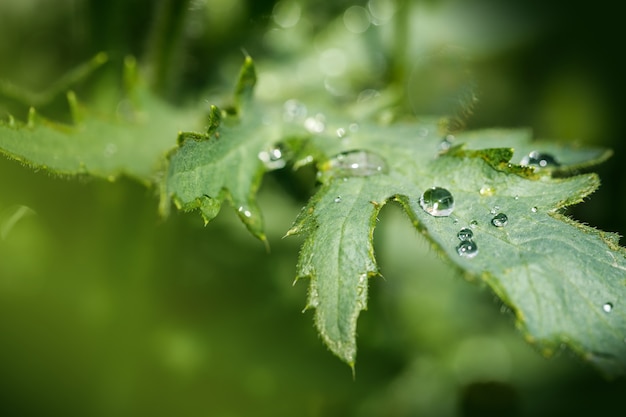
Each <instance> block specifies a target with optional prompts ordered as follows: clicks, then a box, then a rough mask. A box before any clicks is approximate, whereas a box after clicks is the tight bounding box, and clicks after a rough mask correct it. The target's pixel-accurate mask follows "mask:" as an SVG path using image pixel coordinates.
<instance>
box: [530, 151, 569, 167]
mask: <svg viewBox="0 0 626 417" xmlns="http://www.w3.org/2000/svg"><path fill="white" fill-rule="evenodd" d="M520 165H527V166H534V167H538V168H549V167H558V166H559V165H561V164H559V163H558V162H557V160H556V159H555V158H554V156H552V155H550V154H549V153H541V152H538V151H532V152H530V153H529V154H528V155H526V156H525V157H523V158H522V160H521V161H520Z"/></svg>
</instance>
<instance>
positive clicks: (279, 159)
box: [258, 144, 287, 170]
mask: <svg viewBox="0 0 626 417" xmlns="http://www.w3.org/2000/svg"><path fill="white" fill-rule="evenodd" d="M285 153H286V150H285V148H284V147H283V146H282V145H280V144H279V145H276V146H274V147H272V148H270V149H268V150H266V151H261V152H259V155H258V156H259V159H260V160H261V162H263V164H264V165H265V167H266V168H267V169H269V170H273V169H281V168H284V167H285V165H287V161H286V158H285Z"/></svg>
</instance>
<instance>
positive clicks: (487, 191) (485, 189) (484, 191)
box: [478, 185, 496, 197]
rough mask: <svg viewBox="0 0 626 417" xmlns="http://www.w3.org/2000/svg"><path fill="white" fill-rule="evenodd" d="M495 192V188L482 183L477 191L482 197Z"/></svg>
mask: <svg viewBox="0 0 626 417" xmlns="http://www.w3.org/2000/svg"><path fill="white" fill-rule="evenodd" d="M495 192H496V190H495V188H493V187H492V186H490V185H483V186H482V187H480V190H479V191H478V193H479V194H480V195H482V196H483V197H489V196H492V195H494V193H495Z"/></svg>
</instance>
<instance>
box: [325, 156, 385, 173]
mask: <svg viewBox="0 0 626 417" xmlns="http://www.w3.org/2000/svg"><path fill="white" fill-rule="evenodd" d="M327 166H328V168H327V169H325V170H323V171H320V176H322V177H323V176H334V177H343V178H345V177H369V176H370V175H378V174H384V173H386V172H387V163H386V162H385V160H384V159H383V158H382V157H381V156H380V155H378V154H375V153H373V152H369V151H362V150H354V151H348V152H342V153H340V154H338V155H336V156H334V157H333V158H331V159H330V160H329V161H328V163H327Z"/></svg>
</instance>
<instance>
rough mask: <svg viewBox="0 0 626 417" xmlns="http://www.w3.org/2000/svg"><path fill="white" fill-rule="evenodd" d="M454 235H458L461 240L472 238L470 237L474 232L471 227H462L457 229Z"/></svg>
mask: <svg viewBox="0 0 626 417" xmlns="http://www.w3.org/2000/svg"><path fill="white" fill-rule="evenodd" d="M456 237H458V238H459V240H461V241H466V240H472V238H473V237H474V232H472V229H468V228H467V227H464V228H462V229H461V230H459V233H457V234H456Z"/></svg>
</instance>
